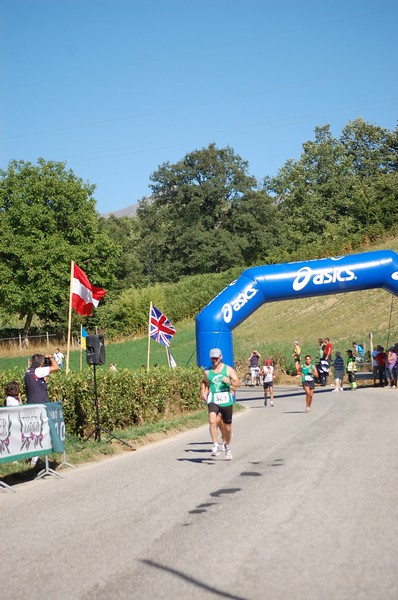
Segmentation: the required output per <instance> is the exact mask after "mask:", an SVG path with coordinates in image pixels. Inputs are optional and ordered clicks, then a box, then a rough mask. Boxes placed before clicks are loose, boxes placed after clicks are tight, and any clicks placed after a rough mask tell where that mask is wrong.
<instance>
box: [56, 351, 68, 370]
mask: <svg viewBox="0 0 398 600" xmlns="http://www.w3.org/2000/svg"><path fill="white" fill-rule="evenodd" d="M53 357H54V358H55V361H56V363H57V365H58V366H59V368H60V369H62V367H63V362H64V358H65V355H64V354H63V353H62V352H61V350H60V349H59V348H55V352H54V354H53Z"/></svg>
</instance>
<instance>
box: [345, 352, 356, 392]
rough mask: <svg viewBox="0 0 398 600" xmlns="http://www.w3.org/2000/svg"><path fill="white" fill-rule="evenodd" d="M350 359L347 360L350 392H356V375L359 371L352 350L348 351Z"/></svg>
mask: <svg viewBox="0 0 398 600" xmlns="http://www.w3.org/2000/svg"><path fill="white" fill-rule="evenodd" d="M347 354H348V359H347V374H348V381H349V384H350V390H355V389H356V387H357V382H356V381H355V373H356V370H357V363H356V360H355V356H354V355H353V352H352V350H347Z"/></svg>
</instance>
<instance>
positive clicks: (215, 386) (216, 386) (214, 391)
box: [207, 364, 233, 406]
mask: <svg viewBox="0 0 398 600" xmlns="http://www.w3.org/2000/svg"><path fill="white" fill-rule="evenodd" d="M223 377H228V373H227V365H225V364H224V365H223V366H222V369H221V371H220V373H214V371H213V370H212V369H209V375H208V379H209V382H210V391H209V395H208V398H207V403H208V404H209V403H210V402H215V403H216V404H219V405H220V406H230V404H233V398H232V394H231V392H230V386H229V385H228V383H225V382H224V381H223Z"/></svg>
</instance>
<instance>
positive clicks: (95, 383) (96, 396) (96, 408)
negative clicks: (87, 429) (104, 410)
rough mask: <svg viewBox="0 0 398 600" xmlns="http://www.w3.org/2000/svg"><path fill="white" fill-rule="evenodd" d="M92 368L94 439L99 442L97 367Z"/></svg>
mask: <svg viewBox="0 0 398 600" xmlns="http://www.w3.org/2000/svg"><path fill="white" fill-rule="evenodd" d="M93 368H94V402H95V415H96V418H97V421H96V425H95V439H96V440H97V442H100V441H101V421H100V415H99V407H98V390H97V365H93Z"/></svg>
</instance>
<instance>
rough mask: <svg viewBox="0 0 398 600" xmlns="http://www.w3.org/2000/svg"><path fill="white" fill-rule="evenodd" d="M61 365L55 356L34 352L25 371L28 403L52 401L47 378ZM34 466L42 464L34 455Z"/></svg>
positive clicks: (32, 463)
mask: <svg viewBox="0 0 398 600" xmlns="http://www.w3.org/2000/svg"><path fill="white" fill-rule="evenodd" d="M58 369H59V365H58V363H57V361H56V360H55V358H54V357H53V356H49V355H47V356H44V355H43V354H33V356H32V358H31V360H30V367H29V369H28V370H27V371H26V373H25V377H24V382H25V390H26V403H27V404H46V403H47V402H50V399H49V397H48V390H47V379H48V376H49V375H50V373H53V372H54V371H58ZM31 465H32V467H35V466H40V464H39V457H38V456H32V459H31Z"/></svg>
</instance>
